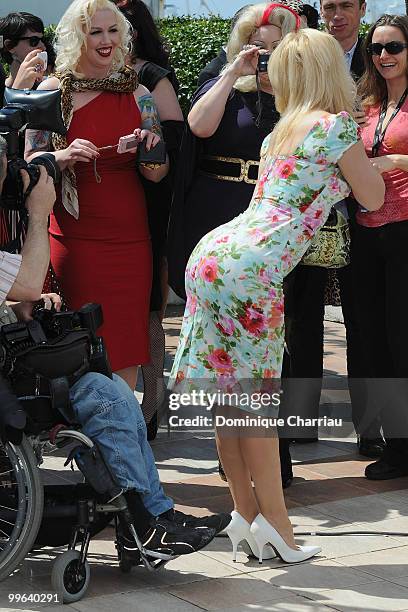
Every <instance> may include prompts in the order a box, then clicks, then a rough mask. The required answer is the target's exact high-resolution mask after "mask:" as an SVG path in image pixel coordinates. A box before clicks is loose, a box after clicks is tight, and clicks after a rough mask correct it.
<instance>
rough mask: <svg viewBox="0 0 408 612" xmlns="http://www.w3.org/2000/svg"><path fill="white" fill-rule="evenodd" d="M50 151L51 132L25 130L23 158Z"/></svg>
mask: <svg viewBox="0 0 408 612" xmlns="http://www.w3.org/2000/svg"><path fill="white" fill-rule="evenodd" d="M50 149H51V132H47V131H45V130H26V134H25V151H24V157H25V158H26V159H29V158H31V157H32V156H33V155H34V154H35V153H43V152H44V151H49V150H50Z"/></svg>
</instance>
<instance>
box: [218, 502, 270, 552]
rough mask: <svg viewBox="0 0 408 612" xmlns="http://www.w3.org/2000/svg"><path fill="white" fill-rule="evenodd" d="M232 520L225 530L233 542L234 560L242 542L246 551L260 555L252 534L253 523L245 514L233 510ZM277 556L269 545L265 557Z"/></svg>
mask: <svg viewBox="0 0 408 612" xmlns="http://www.w3.org/2000/svg"><path fill="white" fill-rule="evenodd" d="M231 517H232V519H231V522H230V523H229V524H228V525H227V526H226V528H225V529H224V532H225V533H226V534H227V535H228V537H229V539H230V540H231V544H232V560H233V561H236V560H237V551H238V546H239V544H241V546H242V548H243V550H244V552H245V553H246V554H247V555H249V556H253V557H257V558H258V557H259V550H258V545H257V543H256V541H255V539H254V537H253V535H252V534H251V531H250V527H251V525H250V524H249V523H248V521H246V520H245V519H244V517H243V516H241V515H240V514H239V512H236V510H233V511H232V512H231ZM274 557H276V554H275V551H274V550H273V548H272V546H267V547H266V551H265V557H264V558H265V559H273V558H274Z"/></svg>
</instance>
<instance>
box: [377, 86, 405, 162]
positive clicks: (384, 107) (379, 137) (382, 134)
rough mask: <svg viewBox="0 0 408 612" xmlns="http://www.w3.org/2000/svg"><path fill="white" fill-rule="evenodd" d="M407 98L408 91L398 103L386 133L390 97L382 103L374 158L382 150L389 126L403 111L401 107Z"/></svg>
mask: <svg viewBox="0 0 408 612" xmlns="http://www.w3.org/2000/svg"><path fill="white" fill-rule="evenodd" d="M407 97H408V89H406V90H405V91H404V93H403V94H402V96H401V98H400V101H399V102H398V104H397V106H396V107H395V110H394V112H393V113H392V115H391V117H390V120H389V121H388V123H387V125H386V127H385V130H384V131H383V124H384V119H385V115H386V114H387V108H388V97H387V98H386V99H385V100H384V102H383V103H382V106H381V113H380V117H379V119H378V123H377V127H376V128H375V134H374V142H373V146H372V155H373V157H377V155H378V151H379V149H380V147H381V145H382V143H383V141H384V138H385V133H386V131H387V130H388V126H389V125H390V123H391V121H392V120H393V119H395V117H396V116H397V114H398V113H399V111H400V110H401V107H402V105H403V104H404V102H405V100H406V99H407Z"/></svg>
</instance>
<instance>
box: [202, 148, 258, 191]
mask: <svg viewBox="0 0 408 612" xmlns="http://www.w3.org/2000/svg"><path fill="white" fill-rule="evenodd" d="M205 159H209V160H211V161H221V162H227V163H229V164H239V165H240V167H241V170H240V174H239V176H227V175H225V174H213V173H212V172H205V171H204V172H203V173H204V174H205V175H206V176H211V177H213V178H216V179H219V180H220V181H232V182H233V183H242V181H244V182H245V183H248V184H249V185H256V182H257V179H251V178H249V176H248V173H249V169H250V167H251V166H259V162H258V161H255V160H253V159H249V160H248V161H245V160H244V159H241V158H239V157H223V156H222V155H206V156H205Z"/></svg>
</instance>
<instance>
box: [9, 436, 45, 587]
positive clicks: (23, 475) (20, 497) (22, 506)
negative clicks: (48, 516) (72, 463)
mask: <svg viewBox="0 0 408 612" xmlns="http://www.w3.org/2000/svg"><path fill="white" fill-rule="evenodd" d="M43 504H44V494H43V485H42V482H41V478H40V473H39V469H38V467H37V461H36V458H35V455H34V452H33V449H32V447H31V444H30V443H29V441H28V440H27V438H26V437H25V436H23V440H22V443H21V444H20V445H18V446H15V445H14V444H10V443H9V442H7V443H6V444H4V445H3V444H2V443H1V442H0V581H1V580H4V579H5V578H7V576H9V575H10V574H11V573H12V572H13V571H14V570H15V569H16V568H17V567H18V566H19V565H20V563H21V562H22V561H24V558H25V556H26V555H27V553H28V552H29V551H30V550H31V548H32V546H33V544H34V541H35V538H36V537H37V533H38V530H39V528H40V523H41V519H42V514H43Z"/></svg>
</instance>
